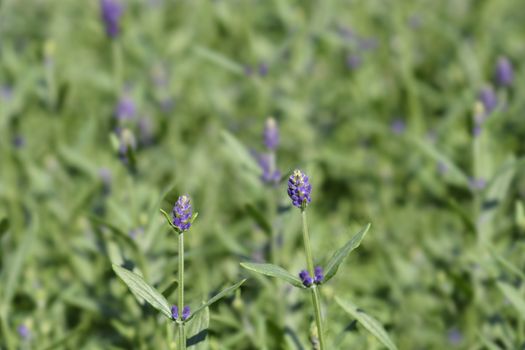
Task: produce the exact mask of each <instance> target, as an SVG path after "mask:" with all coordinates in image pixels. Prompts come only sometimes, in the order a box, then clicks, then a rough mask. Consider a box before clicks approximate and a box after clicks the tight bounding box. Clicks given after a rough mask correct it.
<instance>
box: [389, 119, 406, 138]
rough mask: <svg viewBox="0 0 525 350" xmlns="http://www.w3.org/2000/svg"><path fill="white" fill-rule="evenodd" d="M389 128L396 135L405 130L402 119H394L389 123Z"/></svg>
mask: <svg viewBox="0 0 525 350" xmlns="http://www.w3.org/2000/svg"><path fill="white" fill-rule="evenodd" d="M390 129H391V130H392V132H393V133H394V134H396V135H401V134H402V133H404V132H405V129H406V124H405V122H404V121H403V120H402V119H396V120H394V121H393V122H392V124H390Z"/></svg>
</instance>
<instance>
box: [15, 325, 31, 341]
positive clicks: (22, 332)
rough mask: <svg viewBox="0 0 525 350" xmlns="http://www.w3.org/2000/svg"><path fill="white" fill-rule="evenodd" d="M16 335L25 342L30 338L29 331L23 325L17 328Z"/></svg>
mask: <svg viewBox="0 0 525 350" xmlns="http://www.w3.org/2000/svg"><path fill="white" fill-rule="evenodd" d="M17 331H18V335H19V336H20V338H22V339H24V340H27V339H29V337H30V336H31V332H30V331H29V328H28V327H27V326H26V325H25V324H21V325H20V326H18V328H17Z"/></svg>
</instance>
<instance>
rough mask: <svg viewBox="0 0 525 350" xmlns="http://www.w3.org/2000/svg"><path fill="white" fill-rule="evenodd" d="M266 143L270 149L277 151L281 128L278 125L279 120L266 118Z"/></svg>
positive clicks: (264, 136)
mask: <svg viewBox="0 0 525 350" xmlns="http://www.w3.org/2000/svg"><path fill="white" fill-rule="evenodd" d="M263 138H264V145H265V146H266V148H268V149H269V150H270V151H275V149H276V148H277V146H278V145H279V128H278V127H277V122H276V121H275V119H273V118H268V119H266V124H265V125H264V132H263Z"/></svg>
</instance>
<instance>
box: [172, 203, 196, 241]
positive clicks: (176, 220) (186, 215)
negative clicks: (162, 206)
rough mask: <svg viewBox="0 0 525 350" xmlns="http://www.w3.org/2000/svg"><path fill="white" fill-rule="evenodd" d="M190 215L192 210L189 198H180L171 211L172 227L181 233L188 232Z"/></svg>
mask: <svg viewBox="0 0 525 350" xmlns="http://www.w3.org/2000/svg"><path fill="white" fill-rule="evenodd" d="M192 214H193V209H192V207H191V201H190V197H188V196H187V195H182V196H180V197H179V199H177V202H176V203H175V206H174V207H173V211H172V215H173V226H175V227H176V228H177V230H179V232H181V233H182V232H184V231H187V230H189V229H190V227H191V216H192Z"/></svg>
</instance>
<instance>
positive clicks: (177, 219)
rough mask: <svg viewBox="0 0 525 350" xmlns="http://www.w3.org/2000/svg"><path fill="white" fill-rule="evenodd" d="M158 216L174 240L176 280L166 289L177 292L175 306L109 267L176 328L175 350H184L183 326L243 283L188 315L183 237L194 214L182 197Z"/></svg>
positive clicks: (135, 276)
mask: <svg viewBox="0 0 525 350" xmlns="http://www.w3.org/2000/svg"><path fill="white" fill-rule="evenodd" d="M161 213H162V214H163V215H164V217H165V218H166V221H167V223H168V225H169V226H170V227H171V229H172V230H173V231H174V232H175V233H176V234H177V236H178V248H179V254H178V259H179V260H178V263H179V264H178V280H177V281H176V282H175V284H174V285H172V286H170V289H173V288H178V301H177V305H171V306H170V305H169V303H168V301H167V300H166V298H165V297H164V296H163V294H161V293H160V292H159V291H157V290H156V289H155V288H154V287H153V286H151V285H149V284H148V283H147V282H146V281H145V280H144V279H143V278H142V276H140V275H139V274H137V273H135V272H132V271H129V270H127V269H125V268H124V267H122V266H118V265H115V264H114V265H113V270H114V271H115V273H116V274H117V275H118V276H119V277H120V278H121V279H122V280H123V281H124V283H125V284H126V285H127V286H128V287H129V289H130V290H131V292H132V293H133V294H134V295H135V296H136V297H137V299H138V300H139V301H140V300H145V301H146V302H147V303H149V304H150V305H151V306H153V307H154V308H155V309H157V310H159V311H160V312H161V313H162V314H163V315H164V316H165V317H167V318H168V319H170V320H171V321H172V322H174V323H175V324H176V327H177V330H178V337H177V339H178V347H177V349H181V350H184V349H186V347H187V336H186V325H187V324H188V322H190V321H191V320H192V319H194V318H195V317H197V316H199V315H201V314H202V315H207V310H208V307H209V306H210V305H212V304H213V303H215V302H217V301H219V300H220V299H221V298H223V297H224V296H226V295H227V294H229V293H231V292H233V291H235V290H236V289H238V288H239V287H240V286H241V285H242V284H243V283H244V281H245V280H241V281H239V282H237V283H236V284H234V285H232V286H230V287H228V288H225V289H223V290H222V291H221V292H219V293H218V294H216V295H215V296H213V297H212V298H211V299H209V300H208V301H206V302H204V303H203V304H201V305H200V306H198V307H197V308H196V309H195V311H193V313H192V312H191V309H190V306H189V305H185V304H184V303H185V301H184V234H185V233H187V232H188V231H189V230H190V228H191V227H192V224H193V222H194V221H195V219H196V218H197V215H198V213H193V207H192V204H191V199H190V197H189V196H188V195H182V196H180V197H179V198H178V199H177V201H176V203H175V205H174V206H173V210H172V213H171V215H169V214H168V213H166V212H165V211H164V210H162V209H161ZM203 311H206V312H203ZM205 317H206V316H205ZM197 323H198V325H200V324H201V323H203V322H202V321H201V322H197ZM207 323H208V320H205V322H204V324H206V325H207ZM199 331H200V330H199ZM192 335H194V334H192Z"/></svg>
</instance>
